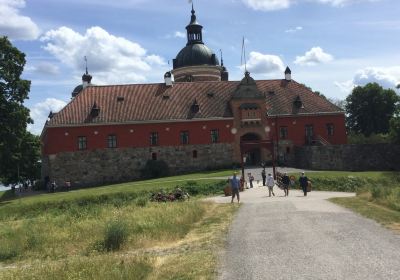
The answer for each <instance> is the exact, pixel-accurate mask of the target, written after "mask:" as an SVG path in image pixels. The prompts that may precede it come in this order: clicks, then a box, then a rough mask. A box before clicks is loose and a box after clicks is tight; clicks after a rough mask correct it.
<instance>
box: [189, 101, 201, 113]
mask: <svg viewBox="0 0 400 280" xmlns="http://www.w3.org/2000/svg"><path fill="white" fill-rule="evenodd" d="M190 110H191V111H192V113H193V114H196V113H198V112H199V111H200V105H199V104H198V103H197V100H196V99H195V100H194V101H193V104H192V106H191V108H190Z"/></svg>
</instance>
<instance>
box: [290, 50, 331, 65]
mask: <svg viewBox="0 0 400 280" xmlns="http://www.w3.org/2000/svg"><path fill="white" fill-rule="evenodd" d="M332 60H333V56H332V55H331V54H329V53H326V52H324V50H323V49H322V48H321V47H313V48H311V50H309V51H307V52H306V53H305V54H304V55H303V56H296V60H295V61H294V63H296V64H299V65H316V64H320V63H327V62H330V61H332Z"/></svg>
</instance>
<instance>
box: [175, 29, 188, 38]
mask: <svg viewBox="0 0 400 280" xmlns="http://www.w3.org/2000/svg"><path fill="white" fill-rule="evenodd" d="M174 37H175V38H186V34H185V33H183V32H180V31H175V33H174Z"/></svg>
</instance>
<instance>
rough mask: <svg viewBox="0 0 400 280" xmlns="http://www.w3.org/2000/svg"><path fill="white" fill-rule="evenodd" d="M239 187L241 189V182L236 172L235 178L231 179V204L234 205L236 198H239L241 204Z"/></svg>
mask: <svg viewBox="0 0 400 280" xmlns="http://www.w3.org/2000/svg"><path fill="white" fill-rule="evenodd" d="M239 187H240V182H239V179H238V178H237V177H236V172H235V173H233V177H232V179H231V189H232V200H231V203H233V199H234V198H235V196H236V197H237V201H238V203H239V202H240V196H239Z"/></svg>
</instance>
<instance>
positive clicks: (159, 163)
mask: <svg viewBox="0 0 400 280" xmlns="http://www.w3.org/2000/svg"><path fill="white" fill-rule="evenodd" d="M141 173H142V174H141V176H142V178H145V179H151V178H159V177H166V176H168V175H169V174H170V173H169V167H168V164H167V163H166V162H165V161H163V160H148V161H147V162H146V165H145V166H144V168H143V169H142V171H141Z"/></svg>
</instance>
